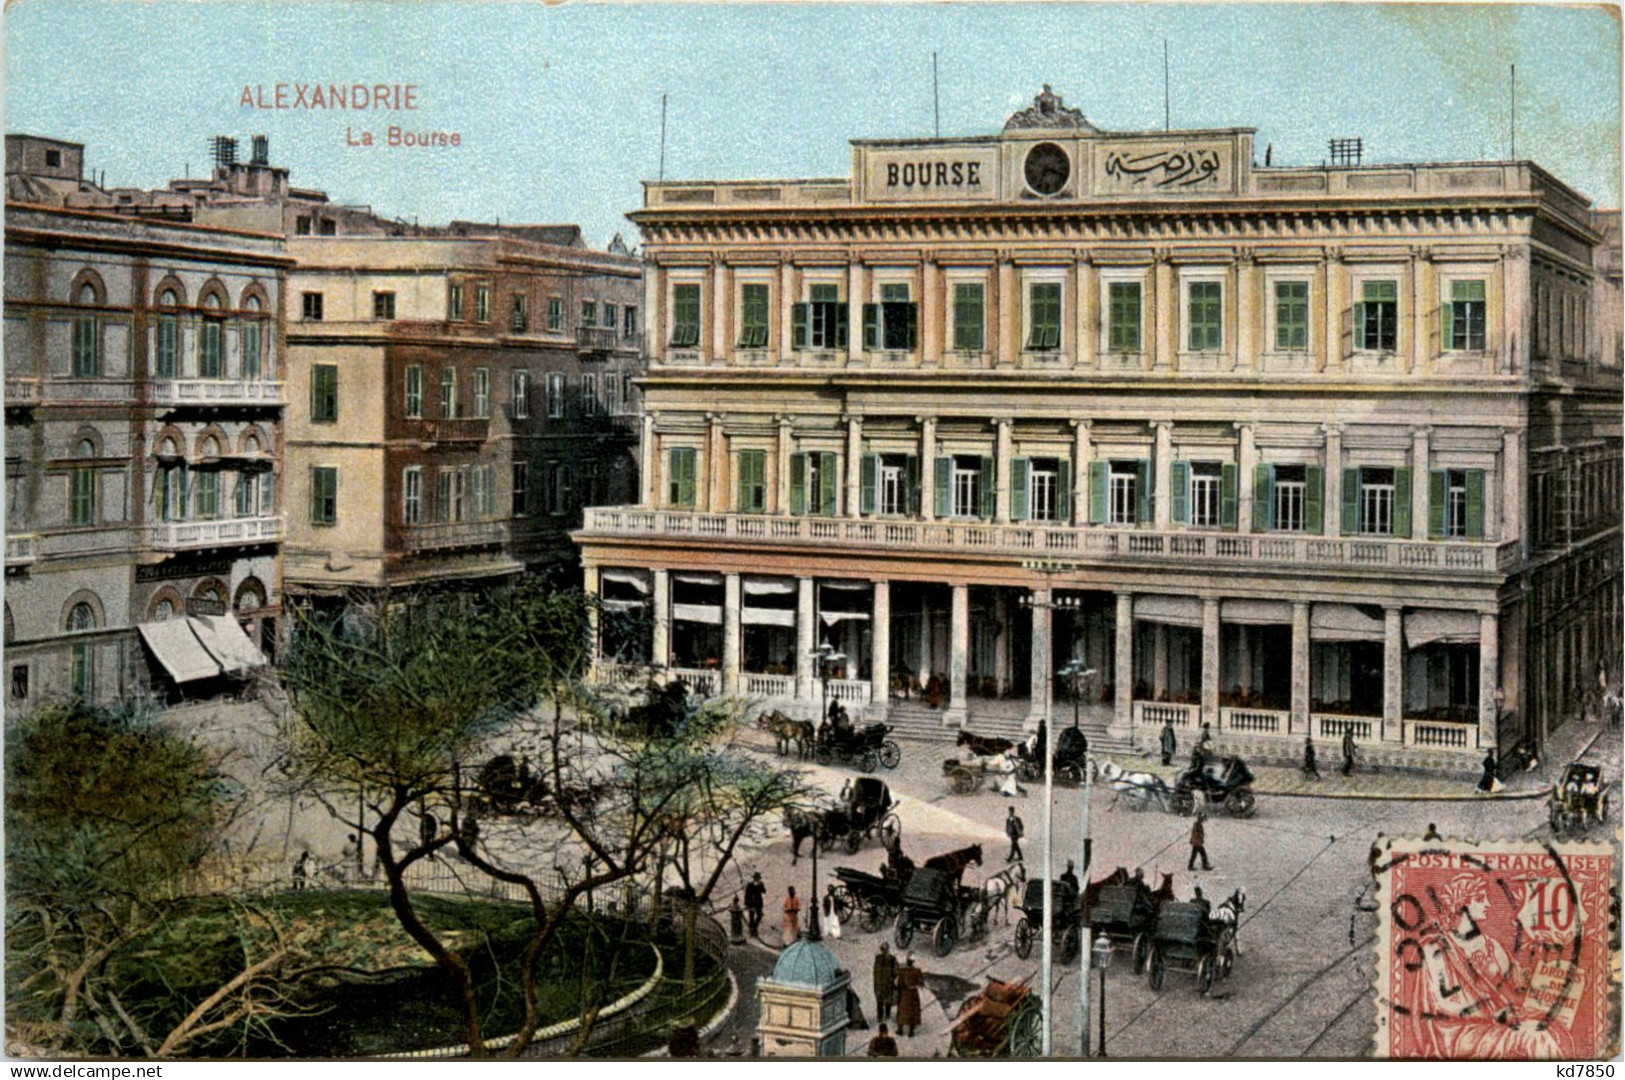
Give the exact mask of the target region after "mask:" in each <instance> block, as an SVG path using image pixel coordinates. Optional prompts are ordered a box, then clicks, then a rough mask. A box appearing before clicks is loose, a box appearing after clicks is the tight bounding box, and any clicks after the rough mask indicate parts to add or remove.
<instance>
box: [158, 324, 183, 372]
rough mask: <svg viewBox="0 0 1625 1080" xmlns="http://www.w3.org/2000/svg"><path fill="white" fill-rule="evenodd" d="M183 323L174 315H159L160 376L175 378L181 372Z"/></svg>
mask: <svg viewBox="0 0 1625 1080" xmlns="http://www.w3.org/2000/svg"><path fill="white" fill-rule="evenodd" d="M180 355H181V323H180V320H179V319H177V318H176V317H175V316H173V315H160V316H158V377H159V378H160V379H173V378H174V377H175V376H176V375H177V374H178V373H179V372H180Z"/></svg>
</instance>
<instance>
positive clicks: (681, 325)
mask: <svg viewBox="0 0 1625 1080" xmlns="http://www.w3.org/2000/svg"><path fill="white" fill-rule="evenodd" d="M671 316H672V326H671V345H672V348H674V349H692V348H694V347H695V346H697V345H698V344H699V343H700V287H699V286H698V285H673V286H672V287H671Z"/></svg>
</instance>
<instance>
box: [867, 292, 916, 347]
mask: <svg viewBox="0 0 1625 1080" xmlns="http://www.w3.org/2000/svg"><path fill="white" fill-rule="evenodd" d="M875 318H878V319H879V325H878V326H876V325H874V319H875ZM863 321H864V343H863V345H864V348H866V349H873V348H876V347H878V348H881V349H885V350H887V351H889V352H911V351H913V349H914V347H915V345H916V343H917V338H918V332H919V309H918V308H917V307H916V306H915V304H914V303H913V301H912V300H910V299H909V288H908V285H906V284H904V283H901V282H898V283H893V284H890V285H882V286H881V287H880V304H879V305H878V308H877V307H876V306H875V305H865V311H864V317H863Z"/></svg>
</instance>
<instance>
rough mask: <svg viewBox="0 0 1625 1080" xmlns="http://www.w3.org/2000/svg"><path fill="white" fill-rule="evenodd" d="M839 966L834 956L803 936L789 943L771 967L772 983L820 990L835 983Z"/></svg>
mask: <svg viewBox="0 0 1625 1080" xmlns="http://www.w3.org/2000/svg"><path fill="white" fill-rule="evenodd" d="M839 970H840V965H839V964H837V963H836V962H835V954H834V953H832V952H830V951H829V950H828V949H826V948H824V946H823V945H821V944H820V943H818V942H816V941H809V940H808V939H807V938H806V937H805V936H803V937H801V938H798V939H797V940H796V941H794V942H793V943H791V945H790V947H789V948H787V949H785V950H784V951H783V952H781V953H780V954H779V960H778V963H776V964H774V965H773V981H774V982H776V983H783V984H785V985H787V986H816V987H818V988H819V989H820V990H822V989H823V988H824V987H826V986H828V985H830V984H831V983H833V982H834V981H835V976H836V973H837V972H838V971H839Z"/></svg>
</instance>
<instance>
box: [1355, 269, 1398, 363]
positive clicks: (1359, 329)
mask: <svg viewBox="0 0 1625 1080" xmlns="http://www.w3.org/2000/svg"><path fill="white" fill-rule="evenodd" d="M1398 345H1399V284H1398V283H1397V282H1393V281H1367V282H1364V283H1362V284H1361V286H1360V302H1359V303H1357V304H1355V305H1354V347H1355V348H1356V349H1360V350H1362V351H1365V352H1393V351H1394V350H1395V349H1396V348H1398Z"/></svg>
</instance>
